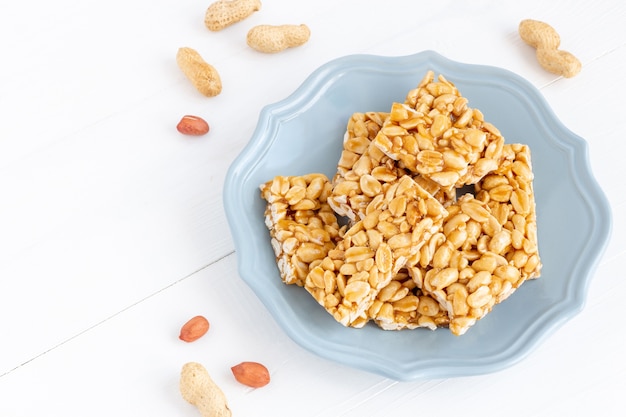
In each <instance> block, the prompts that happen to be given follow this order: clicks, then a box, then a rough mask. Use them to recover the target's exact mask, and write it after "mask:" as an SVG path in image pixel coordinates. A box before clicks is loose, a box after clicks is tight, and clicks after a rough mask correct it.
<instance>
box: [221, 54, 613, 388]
mask: <svg viewBox="0 0 626 417" xmlns="http://www.w3.org/2000/svg"><path fill="white" fill-rule="evenodd" d="M431 69H432V70H434V71H435V74H443V75H444V76H445V77H446V78H447V79H448V80H450V81H451V82H453V83H454V84H455V85H456V86H457V87H458V89H459V91H460V92H461V94H462V95H464V96H465V97H467V98H468V99H469V105H470V106H471V107H474V108H478V109H480V110H481V111H482V112H483V113H484V115H485V119H486V120H487V121H489V122H491V123H493V124H494V125H495V126H497V127H498V128H499V129H500V131H501V132H502V134H503V136H504V137H505V139H506V141H507V143H525V144H528V145H529V146H530V148H531V152H532V159H533V170H534V172H535V182H534V187H535V198H536V204H537V227H538V234H539V251H540V255H541V257H542V261H543V264H544V267H543V271H542V277H541V278H540V279H538V280H534V281H530V282H527V283H525V284H524V285H523V286H522V287H521V288H520V289H519V290H518V291H516V292H515V293H514V294H513V295H512V296H511V297H510V298H508V299H507V300H506V301H505V302H503V303H502V304H499V305H497V306H496V307H495V308H494V310H493V311H492V312H491V313H490V314H488V315H487V316H486V317H485V318H483V319H482V320H480V321H479V322H478V323H477V324H476V325H475V326H473V327H472V328H471V329H470V330H469V331H468V332H467V333H466V334H465V335H463V336H460V337H457V336H453V335H452V334H451V333H450V332H449V331H448V330H445V329H439V330H436V331H431V330H427V329H417V330H405V331H384V330H381V329H379V328H378V327H376V326H375V325H371V326H369V325H368V326H365V327H364V328H362V329H352V328H346V327H343V326H342V325H340V324H338V323H337V322H336V321H335V320H334V319H333V318H332V317H331V316H330V315H329V314H328V313H327V312H326V311H325V310H324V309H323V308H322V307H321V306H319V305H318V304H317V303H316V302H315V301H314V300H313V298H312V297H311V296H310V295H309V294H308V293H307V292H306V291H305V290H304V289H303V288H300V287H296V286H287V285H285V284H283V283H282V281H281V279H280V276H279V273H278V269H277V267H276V263H275V260H274V254H273V252H272V248H271V247H270V244H269V234H268V231H267V229H266V227H265V225H264V222H263V210H264V205H265V202H264V201H263V200H262V199H261V197H260V195H259V188H258V187H259V185H260V184H261V183H263V182H266V181H268V180H270V179H272V178H273V177H274V176H276V175H301V174H306V173H312V172H321V173H324V174H326V175H327V176H328V177H329V178H331V177H332V176H333V175H334V173H335V170H336V164H337V161H338V158H339V154H340V152H341V148H342V139H343V134H344V131H345V127H346V123H347V120H348V118H349V116H350V115H351V114H352V113H354V112H366V111H388V110H389V108H390V106H391V103H392V102H394V101H403V100H404V97H405V95H406V93H407V92H408V91H409V90H410V89H412V88H414V87H415V86H416V85H417V84H418V83H419V81H420V80H421V79H422V77H423V76H424V74H425V73H426V71H428V70H431ZM224 205H225V209H226V214H227V216H228V221H229V225H230V228H231V231H232V235H233V238H234V242H235V248H236V251H237V259H238V262H239V273H240V274H241V277H242V279H243V280H244V281H245V282H246V283H247V284H248V285H249V286H250V287H251V288H252V290H253V291H254V292H255V293H256V295H257V296H258V297H259V298H260V299H261V301H262V302H263V303H264V305H265V306H266V307H267V309H268V310H269V311H270V313H271V314H272V316H273V317H274V318H275V320H276V321H277V322H278V324H279V325H280V326H281V327H282V328H283V329H284V331H285V332H286V333H287V334H288V335H289V336H290V337H291V338H292V339H293V340H294V341H296V342H297V343H298V344H300V345H301V346H303V347H304V348H306V349H308V350H310V351H312V352H314V353H315V354H317V355H319V356H322V357H324V358H327V359H329V360H333V361H336V362H339V363H342V364H345V365H348V366H352V367H355V368H359V369H362V370H366V371H369V372H374V373H378V374H381V375H383V376H386V377H389V378H393V379H396V380H413V379H422V378H441V377H455V376H466V375H476V374H484V373H489V372H494V371H497V370H500V369H503V368H505V367H507V366H510V365H512V364H514V363H516V362H518V361H520V360H521V359H522V358H524V357H526V356H527V355H528V354H529V352H530V351H531V350H532V349H533V348H535V347H536V346H537V345H538V344H539V343H540V342H541V341H542V340H544V339H545V338H546V337H548V336H550V335H551V334H552V333H553V332H554V331H555V330H556V329H557V328H558V327H559V326H560V325H562V324H563V323H564V322H566V321H567V320H569V319H570V318H572V317H573V316H574V315H575V314H577V313H578V312H579V311H580V310H581V309H582V308H583V304H584V301H585V296H586V293H587V287H588V285H589V281H590V279H591V277H592V275H593V273H594V269H595V266H596V265H597V263H598V260H599V257H600V256H601V254H602V252H603V250H604V248H605V247H606V244H607V241H608V237H609V234H610V228H611V217H610V216H611V214H610V210H609V206H608V203H607V200H606V197H605V196H604V194H603V192H602V191H601V189H600V188H599V187H598V184H597V183H596V181H595V179H594V178H593V175H592V173H591V170H590V166H589V161H588V157H587V145H586V142H585V141H584V140H583V139H582V138H580V137H578V136H577V135H575V134H573V133H572V132H571V131H569V130H568V129H567V128H565V127H564V126H563V125H562V124H561V123H560V122H559V121H558V120H557V119H556V117H555V115H554V113H553V112H552V110H551V109H550V107H549V106H548V104H547V103H546V101H545V99H544V98H543V97H542V95H541V94H540V93H539V92H538V91H537V89H536V88H534V87H533V86H532V85H531V84H530V83H528V82H527V81H525V80H524V79H522V78H521V77H519V76H517V75H515V74H513V73H511V72H509V71H506V70H503V69H499V68H494V67H487V66H480V65H466V64H461V63H458V62H453V61H450V60H448V59H446V58H444V57H442V56H441V55H438V54H437V53H434V52H430V51H426V52H421V53H418V54H415V55H411V56H404V57H380V56H370V55H353V56H347V57H344V58H339V59H337V60H334V61H332V62H329V63H327V64H325V65H323V66H322V67H320V68H319V69H317V70H316V71H315V72H314V73H313V74H312V75H311V76H309V77H308V78H307V79H306V80H305V81H304V83H303V84H302V85H301V86H300V87H299V88H298V89H297V90H296V91H295V92H294V93H293V94H291V95H290V96H289V97H287V98H286V99H284V100H282V101H280V102H278V103H275V104H272V105H269V106H267V107H265V108H264V109H263V111H262V112H261V114H260V117H259V122H258V125H257V128H256V130H255V132H254V135H253V136H252V138H251V139H250V142H249V144H248V145H247V147H246V148H245V149H244V150H243V152H242V153H241V154H240V155H239V156H238V157H237V158H236V160H235V161H234V162H233V164H232V166H231V167H230V169H229V171H228V174H227V177H226V182H225V185H224Z"/></svg>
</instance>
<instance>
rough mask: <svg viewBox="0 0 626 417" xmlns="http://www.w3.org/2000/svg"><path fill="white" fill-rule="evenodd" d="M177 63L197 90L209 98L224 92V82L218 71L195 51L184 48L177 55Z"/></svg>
mask: <svg viewBox="0 0 626 417" xmlns="http://www.w3.org/2000/svg"><path fill="white" fill-rule="evenodd" d="M176 63H177V64H178V67H179V68H180V69H181V70H182V71H183V73H184V74H185V76H186V77H187V78H188V79H189V81H191V83H192V84H193V85H194V87H196V89H197V90H198V91H199V92H201V93H202V94H204V95H205V96H207V97H214V96H216V95H218V94H219V93H221V92H222V80H221V78H220V75H219V73H218V72H217V70H216V69H215V68H214V67H213V66H212V65H211V64H208V63H207V62H206V61H205V60H204V59H203V58H202V57H201V56H200V54H199V53H198V51H196V50H195V49H192V48H188V47H183V48H180V49H179V50H178V53H177V54H176Z"/></svg>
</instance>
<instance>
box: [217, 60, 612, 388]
mask: <svg viewBox="0 0 626 417" xmlns="http://www.w3.org/2000/svg"><path fill="white" fill-rule="evenodd" d="M224 205H225V209H226V214H227V217H228V221H229V225H230V228H231V232H232V235H233V239H234V242H235V248H236V252H237V258H238V267H239V273H240V275H241V278H242V279H243V280H244V281H245V282H246V283H247V284H248V285H249V286H250V287H251V289H252V290H253V291H254V292H255V294H256V295H257V296H258V297H259V299H260V300H261V301H262V302H263V303H264V305H265V306H266V307H267V309H268V310H269V312H270V313H271V315H272V316H273V317H274V319H275V320H276V321H277V323H278V324H279V325H280V326H281V327H282V328H283V329H284V331H285V332H286V333H287V334H288V335H289V336H290V337H291V338H292V339H293V340H294V341H296V342H297V343H298V344H300V345H301V346H302V347H304V348H306V349H308V350H310V351H311V352H313V353H315V354H317V355H319V356H321V357H324V358H327V359H329V360H333V361H336V362H337V363H340V364H343V365H347V366H351V367H355V368H358V369H361V370H365V371H369V372H373V373H377V374H380V375H383V376H386V377H389V378H392V379H396V380H414V379H422V378H441V377H458V376H468V375H476V374H485V373H489V372H494V371H497V370H500V369H503V368H505V367H507V366H511V365H513V364H515V363H517V362H518V361H520V360H521V359H523V358H524V357H526V356H527V355H528V354H529V353H530V352H531V351H532V349H533V348H534V347H536V346H537V345H538V344H539V343H540V342H541V341H542V340H544V339H545V338H546V337H548V336H549V335H550V334H552V333H553V332H554V331H555V330H556V329H557V328H558V327H559V326H560V325H562V324H563V323H564V322H566V321H567V320H568V319H570V318H571V317H573V316H574V315H575V314H577V313H578V312H579V311H580V310H581V309H582V308H583V306H584V302H585V296H586V291H587V287H588V284H589V281H590V279H591V277H592V275H593V273H594V269H595V266H596V264H597V262H598V260H599V258H600V256H601V255H602V252H603V250H604V248H605V246H606V244H607V241H608V237H609V234H610V228H611V215H610V210H609V206H608V204H607V201H606V197H605V195H604V194H603V192H602V190H601V189H600V188H599V187H598V185H597V183H596V181H595V179H594V177H593V175H592V173H591V169H590V166H589V162H588V159H587V146H586V142H585V141H584V140H583V139H582V138H580V137H578V136H577V135H575V134H574V133H572V132H571V131H569V130H568V129H567V128H566V127H564V126H563V125H562V124H561V123H560V122H559V121H558V120H557V119H556V117H555V115H554V113H553V112H552V110H551V109H550V108H549V106H548V104H547V103H546V101H545V99H544V98H543V97H542V95H541V94H540V93H539V91H538V90H537V89H536V88H534V87H533V86H532V85H531V84H530V83H528V82H527V81H526V80H524V79H522V78H521V77H519V76H517V75H516V74H514V73H511V72H509V71H506V70H503V69H500V68H495V67H488V66H482V65H468V64H462V63H458V62H454V61H451V60H449V59H447V58H444V57H442V56H441V55H439V54H437V53H435V52H432V51H425V52H421V53H417V54H415V55H411V56H404V57H382V56H372V55H353V56H347V57H344V58H339V59H336V60H334V61H331V62H329V63H327V64H325V65H323V66H321V67H320V68H318V69H317V70H316V71H315V72H313V74H311V75H310V76H309V77H308V78H307V79H306V80H305V81H304V82H303V84H302V85H301V86H300V87H299V88H298V89H297V90H296V91H295V92H294V93H293V94H291V95H290V96H289V97H287V98H286V99H284V100H282V101H280V102H278V103H275V104H271V105H268V106H266V107H265V108H264V109H263V111H262V112H261V114H260V117H259V121H258V125H257V128H256V130H255V132H254V134H253V137H252V138H251V140H250V142H249V144H248V145H247V146H246V148H245V149H244V150H243V151H242V153H241V154H240V155H239V156H238V157H237V158H236V160H235V161H234V162H233V164H232V165H231V167H230V169H229V171H228V173H227V177H226V182H225V186H224Z"/></svg>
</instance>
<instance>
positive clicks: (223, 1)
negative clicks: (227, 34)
mask: <svg viewBox="0 0 626 417" xmlns="http://www.w3.org/2000/svg"><path fill="white" fill-rule="evenodd" d="M259 9H261V2H260V1H259V0H219V1H216V2H214V3H212V4H211V5H210V6H209V8H208V9H207V10H206V13H205V15H204V25H205V26H206V27H207V29H209V30H211V31H213V32H216V31H220V30H222V29H224V28H225V27H227V26H230V25H233V24H235V23H237V22H241V21H242V20H244V19H245V18H247V17H248V16H250V15H251V14H252V13H254V12H256V11H258V10H259Z"/></svg>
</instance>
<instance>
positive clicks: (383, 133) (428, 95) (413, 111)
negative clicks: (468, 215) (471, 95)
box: [374, 71, 504, 190]
mask: <svg viewBox="0 0 626 417" xmlns="http://www.w3.org/2000/svg"><path fill="white" fill-rule="evenodd" d="M467 102H468V101H467V99H466V98H464V97H462V96H461V94H460V93H459V91H458V90H457V88H456V87H455V86H454V84H452V83H451V82H449V81H447V80H446V79H445V78H444V77H443V76H441V75H440V76H439V79H438V80H437V81H434V73H433V72H432V71H429V72H428V73H427V74H426V76H425V77H424V78H423V79H422V81H421V82H420V84H419V85H418V86H417V88H415V89H414V90H411V91H410V92H409V93H408V94H407V97H406V99H405V102H404V103H394V104H393V105H392V108H391V112H390V115H389V118H388V119H387V120H386V121H385V123H384V125H383V127H382V128H381V130H380V131H379V132H378V134H377V135H376V138H375V139H374V144H375V145H376V146H377V147H378V148H379V149H380V150H381V151H383V152H384V153H385V154H386V155H387V156H389V157H390V158H392V159H394V160H397V161H399V163H400V166H402V167H404V168H406V169H408V170H410V171H412V172H414V173H417V174H421V175H423V176H424V177H427V178H429V179H431V180H433V181H434V182H436V183H437V184H439V185H440V186H441V187H444V188H445V189H448V190H450V188H452V187H462V186H464V185H468V184H475V183H476V182H478V181H479V180H480V179H481V178H482V177H484V176H485V175H486V174H487V173H489V172H491V171H493V170H495V169H496V168H497V167H498V165H499V162H500V159H501V156H502V146H503V145H504V138H503V137H502V135H501V134H500V132H499V131H498V129H497V128H496V127H495V126H493V125H492V124H490V123H487V122H485V121H484V117H483V115H482V113H481V112H480V111H478V110H476V109H472V108H470V107H468V106H467Z"/></svg>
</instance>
